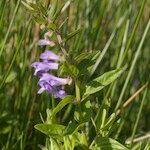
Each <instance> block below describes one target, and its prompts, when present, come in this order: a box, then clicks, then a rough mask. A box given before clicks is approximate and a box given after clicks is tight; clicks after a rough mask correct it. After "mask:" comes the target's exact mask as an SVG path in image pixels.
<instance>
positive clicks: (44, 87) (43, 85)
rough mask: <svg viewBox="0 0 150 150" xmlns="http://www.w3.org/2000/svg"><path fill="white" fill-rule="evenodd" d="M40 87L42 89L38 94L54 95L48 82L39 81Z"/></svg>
mask: <svg viewBox="0 0 150 150" xmlns="http://www.w3.org/2000/svg"><path fill="white" fill-rule="evenodd" d="M38 85H39V86H40V87H41V88H40V89H39V91H38V94H41V93H43V92H44V91H47V92H49V93H52V91H53V88H52V86H51V85H50V84H49V83H48V82H47V81H39V82H38Z"/></svg>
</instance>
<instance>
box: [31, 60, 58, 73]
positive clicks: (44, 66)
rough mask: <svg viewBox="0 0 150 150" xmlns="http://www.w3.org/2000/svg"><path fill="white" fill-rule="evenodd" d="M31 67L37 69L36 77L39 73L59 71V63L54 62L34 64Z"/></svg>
mask: <svg viewBox="0 0 150 150" xmlns="http://www.w3.org/2000/svg"><path fill="white" fill-rule="evenodd" d="M31 67H34V68H35V73H34V75H37V73H38V72H48V71H49V70H56V69H58V63H54V62H34V63H33V64H31Z"/></svg>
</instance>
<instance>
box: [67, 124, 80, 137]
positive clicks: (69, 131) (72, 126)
mask: <svg viewBox="0 0 150 150" xmlns="http://www.w3.org/2000/svg"><path fill="white" fill-rule="evenodd" d="M78 126H79V124H78V123H77V122H70V123H69V124H68V126H67V128H66V130H65V131H64V135H70V134H72V133H73V132H74V131H75V130H76V129H78Z"/></svg>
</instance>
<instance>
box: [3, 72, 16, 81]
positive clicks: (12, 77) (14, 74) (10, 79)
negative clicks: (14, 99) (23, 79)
mask: <svg viewBox="0 0 150 150" xmlns="http://www.w3.org/2000/svg"><path fill="white" fill-rule="evenodd" d="M16 76H17V74H16V72H14V71H12V72H11V73H10V74H9V75H8V77H7V78H6V81H5V83H10V82H12V81H13V80H14V79H15V78H16Z"/></svg>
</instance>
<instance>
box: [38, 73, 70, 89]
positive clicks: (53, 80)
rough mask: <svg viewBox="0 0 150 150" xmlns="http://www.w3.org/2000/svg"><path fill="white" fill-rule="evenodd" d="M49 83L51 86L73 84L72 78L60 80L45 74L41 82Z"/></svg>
mask: <svg viewBox="0 0 150 150" xmlns="http://www.w3.org/2000/svg"><path fill="white" fill-rule="evenodd" d="M44 80H45V81H47V82H48V83H49V84H50V85H51V86H55V87H56V86H60V85H66V84H68V85H70V84H71V82H72V79H71V78H58V77H55V76H53V75H50V74H48V73H43V75H42V77H41V78H40V80H39V81H44Z"/></svg>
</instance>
